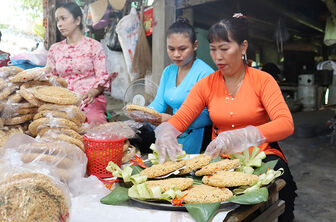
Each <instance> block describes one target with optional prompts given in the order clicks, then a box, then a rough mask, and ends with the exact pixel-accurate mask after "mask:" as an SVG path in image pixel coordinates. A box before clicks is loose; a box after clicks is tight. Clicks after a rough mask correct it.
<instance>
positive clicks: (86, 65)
mask: <svg viewBox="0 0 336 222" xmlns="http://www.w3.org/2000/svg"><path fill="white" fill-rule="evenodd" d="M55 16H56V22H57V28H58V30H59V31H60V32H61V34H62V35H63V36H65V37H66V39H65V40H63V41H61V42H58V43H55V44H53V45H52V46H51V47H50V49H49V52H48V62H47V66H50V67H52V74H53V75H57V76H60V77H62V78H64V79H65V80H66V81H67V82H68V88H69V89H70V90H73V91H75V92H77V93H79V94H81V96H82V98H83V104H82V107H83V108H82V109H83V111H84V112H85V113H86V121H87V122H88V123H90V124H100V123H104V122H106V98H105V96H104V95H103V91H104V89H108V88H109V87H110V80H111V75H110V74H109V73H108V72H107V69H106V65H105V60H106V56H105V53H104V50H103V48H102V46H101V44H100V43H99V42H98V41H96V40H94V39H91V38H88V37H85V36H84V34H83V31H82V29H83V24H82V16H83V14H82V11H81V9H80V7H79V6H78V5H77V4H76V3H73V2H70V3H66V4H62V5H61V6H59V7H58V8H57V9H56V12H55ZM114 74H116V73H114Z"/></svg>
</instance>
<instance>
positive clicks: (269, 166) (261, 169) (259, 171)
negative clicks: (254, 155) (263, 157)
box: [253, 160, 278, 175]
mask: <svg viewBox="0 0 336 222" xmlns="http://www.w3.org/2000/svg"><path fill="white" fill-rule="evenodd" d="M277 163H278V160H272V161H269V162H266V163H262V164H261V167H258V168H256V169H255V170H254V172H253V174H254V175H260V174H263V173H266V172H267V170H268V169H274V167H275V165H276V164H277Z"/></svg>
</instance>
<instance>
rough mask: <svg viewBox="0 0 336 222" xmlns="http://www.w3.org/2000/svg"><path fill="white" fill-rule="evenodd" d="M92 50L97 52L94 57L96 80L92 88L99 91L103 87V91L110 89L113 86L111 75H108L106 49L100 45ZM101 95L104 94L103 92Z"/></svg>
mask: <svg viewBox="0 0 336 222" xmlns="http://www.w3.org/2000/svg"><path fill="white" fill-rule="evenodd" d="M92 50H93V52H96V53H95V54H94V57H93V66H94V71H95V77H96V79H95V83H94V84H93V87H92V88H94V89H97V90H98V89H99V87H102V88H103V89H104V88H105V89H109V88H110V84H111V74H109V73H108V71H107V68H106V55H105V52H104V49H103V47H102V46H101V44H100V43H99V44H97V45H96V46H95V47H93V48H92ZM113 74H114V73H113ZM100 93H102V91H101V92H100ZM97 95H99V94H97Z"/></svg>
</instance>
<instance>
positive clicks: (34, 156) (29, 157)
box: [21, 153, 73, 169]
mask: <svg viewBox="0 0 336 222" xmlns="http://www.w3.org/2000/svg"><path fill="white" fill-rule="evenodd" d="M21 160H22V161H23V162H24V163H30V162H36V161H39V162H40V161H41V162H47V163H48V164H52V165H54V166H57V167H60V168H64V169H68V168H69V167H72V166H73V161H72V160H71V159H69V158H67V157H64V156H54V155H49V154H43V153H22V154H21Z"/></svg>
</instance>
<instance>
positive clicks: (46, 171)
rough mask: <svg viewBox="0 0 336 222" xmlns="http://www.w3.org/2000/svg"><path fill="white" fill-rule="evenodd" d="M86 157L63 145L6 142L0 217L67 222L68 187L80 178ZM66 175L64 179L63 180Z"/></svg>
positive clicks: (25, 139) (0, 162)
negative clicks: (68, 184)
mask: <svg viewBox="0 0 336 222" xmlns="http://www.w3.org/2000/svg"><path fill="white" fill-rule="evenodd" d="M86 162H87V159H86V156H85V155H84V153H82V152H81V151H80V150H78V148H76V147H73V146H71V145H69V144H65V143H53V144H41V143H38V142H36V140H35V139H34V138H32V137H30V136H27V135H25V134H16V135H13V136H12V137H10V138H9V140H8V141H7V142H6V143H5V144H4V146H3V149H1V155H0V181H1V182H0V202H1V203H2V204H1V205H0V212H1V215H0V217H1V218H2V219H5V220H6V221H17V222H21V221H22V222H23V221H35V220H36V221H69V216H70V207H71V202H70V193H69V190H68V188H67V186H66V185H65V184H64V183H62V182H61V180H63V181H65V182H67V183H70V182H71V181H72V180H76V179H77V178H79V177H83V176H84V173H85V171H86ZM65 174H67V178H65V177H64V176H65Z"/></svg>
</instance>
